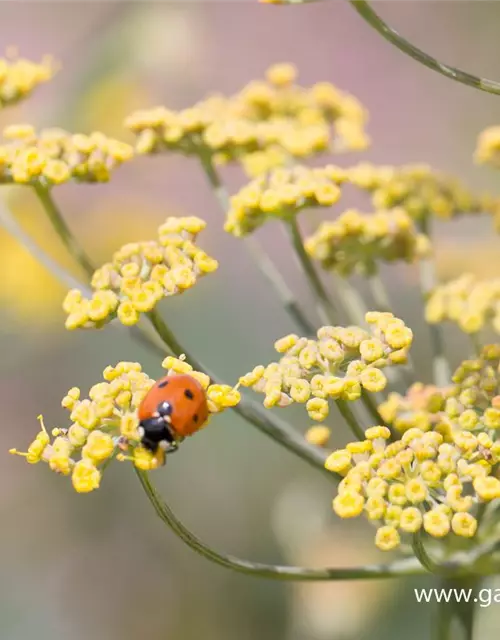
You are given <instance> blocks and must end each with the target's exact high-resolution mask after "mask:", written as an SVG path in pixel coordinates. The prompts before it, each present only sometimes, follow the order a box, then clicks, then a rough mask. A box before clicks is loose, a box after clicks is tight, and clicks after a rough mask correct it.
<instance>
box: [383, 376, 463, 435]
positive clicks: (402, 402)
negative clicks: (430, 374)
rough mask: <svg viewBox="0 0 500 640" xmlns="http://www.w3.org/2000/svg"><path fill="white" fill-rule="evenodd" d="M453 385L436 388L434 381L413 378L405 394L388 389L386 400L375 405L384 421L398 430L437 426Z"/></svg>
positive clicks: (434, 427) (433, 427) (425, 428)
mask: <svg viewBox="0 0 500 640" xmlns="http://www.w3.org/2000/svg"><path fill="white" fill-rule="evenodd" d="M451 395H452V389H451V388H448V389H439V387H436V386H434V385H424V384H422V383H421V382H415V384H412V385H411V387H410V388H409V389H408V391H407V393H406V395H405V396H402V395H400V394H399V393H390V394H389V396H388V398H387V400H385V401H384V402H382V403H381V404H380V405H379V406H378V411H379V413H380V415H381V417H382V419H383V420H384V422H385V424H387V425H391V426H393V427H394V429H395V430H396V431H398V432H399V433H404V432H405V431H408V429H412V428H417V429H420V430H421V431H429V430H430V429H434V430H438V431H439V429H440V425H441V422H442V417H443V416H442V411H443V410H444V407H445V402H446V399H447V398H448V397H449V396H451Z"/></svg>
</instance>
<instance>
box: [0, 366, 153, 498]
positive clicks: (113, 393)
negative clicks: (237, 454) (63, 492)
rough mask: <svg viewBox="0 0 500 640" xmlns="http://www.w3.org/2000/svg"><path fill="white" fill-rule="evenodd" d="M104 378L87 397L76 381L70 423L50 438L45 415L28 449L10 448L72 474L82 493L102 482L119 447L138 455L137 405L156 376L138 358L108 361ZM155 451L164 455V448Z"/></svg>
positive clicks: (68, 402) (69, 398) (67, 404)
mask: <svg viewBox="0 0 500 640" xmlns="http://www.w3.org/2000/svg"><path fill="white" fill-rule="evenodd" d="M103 378H104V379H103V381H102V382H99V383H97V384H95V385H94V386H93V387H92V388H91V389H90V390H89V394H88V398H81V392H80V390H79V389H78V388H77V387H72V388H71V389H70V390H69V391H68V393H67V394H66V396H65V397H64V398H63V401H62V405H63V407H64V408H65V409H67V411H68V412H69V414H70V416H69V418H70V424H69V425H68V427H67V428H56V429H54V430H53V431H52V436H53V439H51V437H50V435H49V433H48V432H47V430H46V428H45V426H44V424H43V421H42V420H41V418H40V420H41V431H40V432H39V434H38V435H37V436H36V438H35V440H34V441H33V443H32V444H31V445H30V446H29V448H28V451H27V452H26V453H23V452H18V451H17V450H16V449H12V450H11V453H15V454H17V455H22V456H24V457H25V458H26V460H27V462H28V463H31V464H33V463H35V462H39V461H42V462H46V463H48V466H49V468H50V469H51V470H52V471H54V472H56V473H59V474H62V475H71V479H72V483H73V487H74V488H75V490H76V491H77V492H78V493H87V492H89V491H93V490H94V489H97V488H98V487H99V484H100V481H101V475H102V472H103V469H104V466H105V465H106V464H107V463H108V462H109V461H111V460H112V459H113V458H114V457H115V454H116V453H117V452H118V451H121V452H122V453H121V455H122V457H123V459H134V456H135V451H136V450H137V449H140V450H141V451H142V448H143V447H142V445H141V443H140V435H139V433H138V430H137V427H138V424H139V422H138V418H137V410H138V408H139V405H140V403H141V402H142V400H143V398H144V396H145V395H146V393H147V392H148V391H149V389H151V387H152V386H153V384H154V380H152V379H151V378H149V376H147V375H146V374H145V373H144V372H143V371H142V370H141V366H140V365H139V364H138V363H137V362H119V363H118V364H117V365H116V366H114V367H111V366H110V367H106V369H105V370H104V372H103ZM125 453H127V455H125ZM138 455H139V458H140V460H141V464H145V463H144V455H143V454H142V453H141V454H138ZM141 456H142V457H141ZM151 457H154V456H151ZM156 457H157V459H158V460H160V461H161V460H164V458H162V453H159V454H158V455H157V456H156ZM151 465H152V463H150V468H152V466H151ZM157 466H160V465H157ZM141 468H142V467H141Z"/></svg>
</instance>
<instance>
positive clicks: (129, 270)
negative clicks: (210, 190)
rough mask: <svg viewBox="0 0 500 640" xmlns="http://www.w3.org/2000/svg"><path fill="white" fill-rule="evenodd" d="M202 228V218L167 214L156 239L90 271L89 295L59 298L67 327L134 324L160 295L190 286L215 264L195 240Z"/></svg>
mask: <svg viewBox="0 0 500 640" xmlns="http://www.w3.org/2000/svg"><path fill="white" fill-rule="evenodd" d="M204 227H205V223H204V221H203V220H201V219H200V218H195V217H186V218H168V219H167V220H166V222H165V223H164V224H163V225H161V226H160V228H159V230H158V240H153V241H149V242H136V243H130V244H127V245H125V246H123V247H122V248H121V249H119V250H118V251H117V252H115V254H114V255H113V258H112V260H111V262H108V263H106V264H104V265H103V266H102V267H100V268H99V269H98V270H97V271H96V272H95V273H94V275H93V277H92V282H91V286H92V289H93V295H92V298H90V299H86V298H84V297H83V295H82V294H81V292H79V291H78V290H71V291H69V292H68V294H67V296H66V298H65V300H64V302H63V309H64V311H65V312H66V313H67V314H68V315H67V319H66V328H67V329H78V328H100V327H102V326H103V325H104V324H106V323H108V322H110V321H111V320H114V319H115V318H117V319H118V320H119V321H120V322H121V323H122V324H124V325H125V326H133V325H134V324H137V322H138V321H139V320H140V317H141V314H143V313H149V312H151V311H153V310H154V308H155V307H156V305H157V304H158V303H159V302H160V301H161V300H162V299H163V298H166V297H169V296H173V295H176V294H180V293H183V292H184V291H186V290H187V289H190V288H191V287H193V286H194V285H195V284H196V282H197V280H198V278H201V277H203V276H205V275H206V274H208V273H211V272H212V271H214V270H215V269H216V268H217V266H218V263H217V261H216V260H215V259H214V258H211V257H210V256H209V255H208V254H207V253H205V251H203V250H202V249H201V248H199V247H198V246H197V245H196V244H195V241H196V237H197V235H198V233H199V232H200V231H201V230H202V229H203V228H204Z"/></svg>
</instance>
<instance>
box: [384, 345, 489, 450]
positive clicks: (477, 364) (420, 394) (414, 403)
mask: <svg viewBox="0 0 500 640" xmlns="http://www.w3.org/2000/svg"><path fill="white" fill-rule="evenodd" d="M378 410H379V413H380V415H381V416H382V418H383V420H384V422H385V423H386V424H388V425H392V426H393V427H394V428H395V429H396V430H397V431H399V433H403V434H404V433H406V431H408V430H410V429H414V428H417V429H419V430H420V431H422V432H427V431H435V432H437V433H439V434H440V435H441V436H443V438H444V441H445V442H448V443H449V442H453V441H454V438H455V439H456V438H464V437H465V438H467V437H468V436H467V435H465V436H464V435H463V432H465V431H474V432H476V431H477V432H480V431H484V432H488V430H491V429H493V430H496V429H499V428H500V345H488V346H486V347H484V348H483V349H482V352H481V354H480V356H479V357H478V358H477V359H476V360H465V361H464V362H462V364H461V365H460V367H459V368H458V369H457V370H456V372H455V374H454V376H453V384H451V385H450V386H449V387H447V388H445V389H439V388H438V387H434V386H431V385H429V386H427V385H423V384H421V383H416V384H414V385H412V386H411V387H410V388H409V390H408V392H407V394H406V396H401V395H399V394H397V393H391V394H389V397H388V399H387V400H386V401H385V402H383V403H382V404H380V405H379V407H378ZM488 433H489V436H492V433H490V432H488ZM482 437H484V436H482ZM483 444H484V443H483ZM487 448H489V445H488V447H487Z"/></svg>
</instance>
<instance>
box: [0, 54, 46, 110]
mask: <svg viewBox="0 0 500 640" xmlns="http://www.w3.org/2000/svg"><path fill="white" fill-rule="evenodd" d="M55 72H56V64H55V62H54V60H53V59H52V58H51V57H50V56H46V57H44V58H43V59H42V60H41V61H40V62H32V61H30V60H27V59H25V58H19V57H17V55H12V56H8V57H6V58H0V108H3V107H7V106H10V105H13V104H16V103H17V102H19V101H20V100H23V99H24V98H27V97H28V96H29V95H30V94H31V93H32V92H33V91H34V89H36V87H38V86H39V85H40V84H43V83H44V82H47V81H48V80H50V79H51V78H52V77H53V76H54V74H55Z"/></svg>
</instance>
